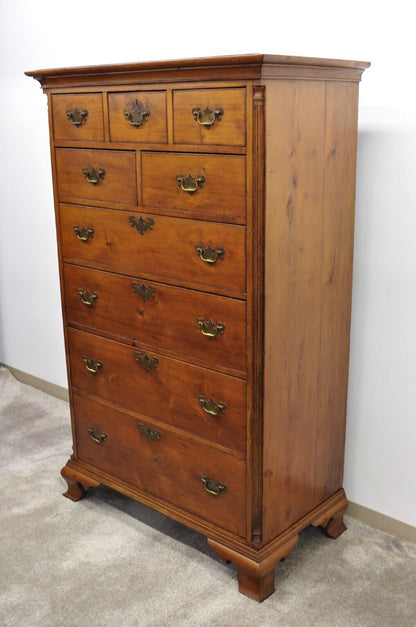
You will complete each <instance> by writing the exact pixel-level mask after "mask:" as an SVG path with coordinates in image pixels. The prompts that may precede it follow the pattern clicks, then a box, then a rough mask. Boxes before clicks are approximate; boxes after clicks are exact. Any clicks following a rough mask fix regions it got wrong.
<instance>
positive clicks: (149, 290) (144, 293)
mask: <svg viewBox="0 0 416 627" xmlns="http://www.w3.org/2000/svg"><path fill="white" fill-rule="evenodd" d="M131 286H132V288H133V292H134V293H135V294H138V295H139V296H140V298H141V299H142V300H143V301H144V302H146V301H147V300H149V298H152V296H154V294H155V293H156V288H155V287H153V285H149V287H146V286H145V285H144V283H142V284H141V285H139V284H138V283H136V281H132V282H131Z"/></svg>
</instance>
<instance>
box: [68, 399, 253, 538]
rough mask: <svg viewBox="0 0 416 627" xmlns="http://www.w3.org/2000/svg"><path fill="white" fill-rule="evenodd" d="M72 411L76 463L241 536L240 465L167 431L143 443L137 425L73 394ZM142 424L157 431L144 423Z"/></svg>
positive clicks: (241, 463) (117, 412)
mask: <svg viewBox="0 0 416 627" xmlns="http://www.w3.org/2000/svg"><path fill="white" fill-rule="evenodd" d="M74 407H75V416H76V418H75V424H76V438H77V443H78V447H77V450H78V457H79V459H80V460H82V461H85V462H87V463H91V464H93V465H94V466H95V467H97V468H98V469H101V470H103V471H105V472H107V473H109V474H111V475H113V476H114V477H118V478H120V479H121V480H123V481H125V482H126V483H129V484H131V485H133V486H136V487H138V488H139V489H140V490H144V491H146V492H148V493H149V494H154V495H155V496H157V497H159V498H163V499H164V500H166V501H167V502H168V503H174V504H175V505H176V506H179V507H182V508H184V509H185V510H187V511H190V512H193V513H195V514H197V515H198V516H200V517H203V518H206V519H207V520H209V521H211V522H215V523H216V524H217V525H219V526H220V527H222V528H224V529H228V530H229V531H232V532H233V533H235V534H237V535H239V536H242V535H244V534H245V517H244V509H245V497H244V480H245V464H244V462H243V461H241V460H239V459H237V458H235V457H232V456H231V455H225V454H224V453H221V452H219V451H216V450H215V449H214V448H210V447H207V446H201V445H198V444H196V443H195V442H191V441H190V440H188V439H186V438H180V437H178V436H177V435H174V434H173V433H171V432H169V431H168V430H161V431H160V433H161V435H160V439H159V440H156V441H154V442H149V441H148V440H147V439H146V437H145V436H144V435H143V434H142V433H140V431H139V429H138V424H139V423H140V424H142V423H143V421H140V420H138V419H136V418H133V417H131V416H128V415H126V414H123V413H122V412H120V411H115V410H113V409H110V408H108V407H106V406H104V405H102V404H100V403H96V402H94V401H92V400H90V399H86V398H83V397H81V396H78V395H75V396H74ZM145 425H146V426H147V427H150V428H158V427H156V426H155V425H153V424H152V423H151V422H150V421H148V422H146V423H145ZM88 426H91V428H92V429H94V430H97V431H99V432H103V433H105V434H106V436H107V438H106V440H105V442H103V444H102V445H100V444H96V443H95V442H94V441H93V440H92V439H91V437H90V435H89V433H88V430H87V428H88ZM201 475H207V476H208V477H210V478H213V479H215V480H216V481H220V482H221V483H224V484H225V485H226V486H227V489H226V492H225V493H224V494H219V495H218V496H213V495H211V494H208V493H207V492H206V490H205V488H204V487H203V485H202V484H201V481H200V476H201Z"/></svg>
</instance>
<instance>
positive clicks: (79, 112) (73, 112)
mask: <svg viewBox="0 0 416 627" xmlns="http://www.w3.org/2000/svg"><path fill="white" fill-rule="evenodd" d="M66 117H67V118H68V121H69V122H71V124H73V125H74V126H76V127H77V128H79V127H80V126H81V125H82V124H84V122H86V121H87V117H88V111H87V109H78V107H75V108H73V109H67V111H66Z"/></svg>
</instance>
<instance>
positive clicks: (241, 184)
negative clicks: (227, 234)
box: [142, 152, 246, 220]
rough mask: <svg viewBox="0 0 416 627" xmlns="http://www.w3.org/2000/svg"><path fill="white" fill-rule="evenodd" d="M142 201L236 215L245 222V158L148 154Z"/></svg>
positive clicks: (143, 165) (195, 210)
mask: <svg viewBox="0 0 416 627" xmlns="http://www.w3.org/2000/svg"><path fill="white" fill-rule="evenodd" d="M178 177H180V179H178ZM185 190H189V191H185ZM142 202H143V205H145V206H147V207H165V208H168V209H179V210H183V211H193V212H196V213H201V214H204V213H206V214H208V215H209V214H215V215H216V216H224V217H225V218H226V217H227V216H235V217H239V218H240V219H242V220H243V219H244V218H245V214H246V183H245V158H244V157H242V156H230V155H207V154H194V153H192V154H190V153H186V154H174V153H157V152H144V153H143V154H142Z"/></svg>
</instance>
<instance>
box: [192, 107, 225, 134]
mask: <svg viewBox="0 0 416 627" xmlns="http://www.w3.org/2000/svg"><path fill="white" fill-rule="evenodd" d="M192 115H193V116H194V119H195V120H196V122H198V124H200V126H203V127H204V128H206V129H210V128H212V127H213V126H214V124H215V122H219V121H220V120H221V117H222V116H223V115H224V109H222V108H221V107H217V108H216V109H210V108H209V107H208V106H206V107H205V109H204V110H203V111H202V109H201V108H200V107H194V108H193V109H192Z"/></svg>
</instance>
